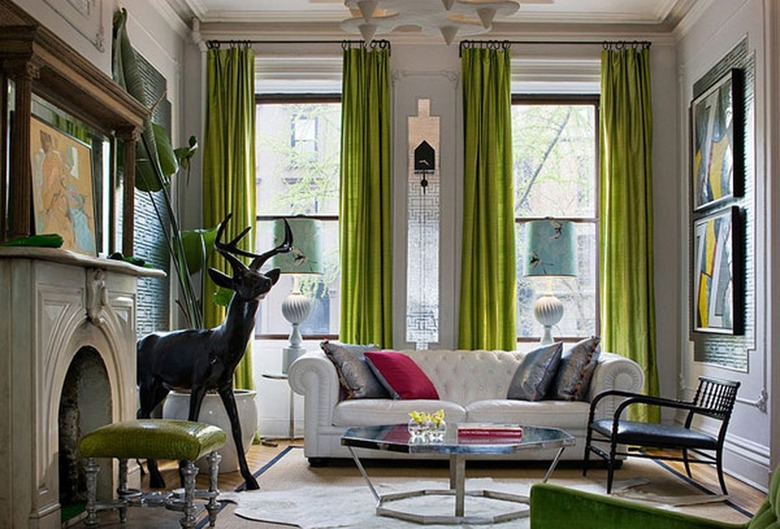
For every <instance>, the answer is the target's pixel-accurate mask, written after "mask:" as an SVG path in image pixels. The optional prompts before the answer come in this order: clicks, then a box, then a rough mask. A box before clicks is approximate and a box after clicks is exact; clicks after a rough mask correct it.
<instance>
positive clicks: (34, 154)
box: [30, 118, 97, 256]
mask: <svg viewBox="0 0 780 529" xmlns="http://www.w3.org/2000/svg"><path fill="white" fill-rule="evenodd" d="M30 163H31V164H32V175H33V216H34V218H35V233H38V234H43V233H57V234H59V235H61V236H62V239H63V244H62V248H63V249H65V250H72V251H75V252H78V253H82V254H86V255H90V256H96V255H97V238H96V236H95V201H94V197H93V195H94V192H93V183H92V149H91V148H90V146H89V145H87V144H85V143H83V142H81V141H79V140H77V139H76V138H74V137H72V136H69V135H68V134H65V133H64V132H62V131H60V130H59V129H56V128H54V127H52V126H51V125H49V124H48V123H45V122H44V121H41V120H40V119H38V118H34V119H32V120H31V122H30Z"/></svg>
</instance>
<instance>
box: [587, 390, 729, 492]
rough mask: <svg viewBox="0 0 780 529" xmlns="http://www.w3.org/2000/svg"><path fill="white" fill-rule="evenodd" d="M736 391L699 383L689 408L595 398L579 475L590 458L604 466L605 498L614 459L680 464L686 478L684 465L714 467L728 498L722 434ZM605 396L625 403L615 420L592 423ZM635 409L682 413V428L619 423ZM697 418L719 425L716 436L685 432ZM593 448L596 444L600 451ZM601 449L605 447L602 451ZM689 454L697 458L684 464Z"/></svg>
mask: <svg viewBox="0 0 780 529" xmlns="http://www.w3.org/2000/svg"><path fill="white" fill-rule="evenodd" d="M738 388H739V382H732V381H728V380H718V379H715V378H708V377H699V386H698V388H697V389H696V394H695V395H694V397H693V400H692V401H690V402H685V401H680V400H672V399H664V398H661V397H649V396H647V395H640V394H636V393H628V392H625V391H618V390H613V391H605V392H603V393H600V394H598V395H597V396H596V397H595V398H594V399H593V401H592V402H591V404H590V416H589V418H588V435H587V439H586V442H585V459H584V462H583V463H584V465H583V471H582V473H583V475H586V474H587V473H588V464H589V461H590V454H591V452H593V453H594V454H596V455H598V456H599V457H601V458H603V459H604V460H606V462H607V494H609V493H611V492H612V478H613V475H614V470H615V465H616V461H615V459H616V458H617V457H624V456H629V455H631V456H637V457H653V458H655V459H665V460H671V461H683V462H684V463H685V470H686V472H687V473H688V477H692V476H691V467H690V463H709V464H712V463H714V464H715V465H716V466H717V470H718V479H719V480H720V487H721V489H723V494H728V492H727V491H726V482H725V481H724V479H723V441H724V440H725V438H726V429H727V428H728V424H729V419H730V417H731V411H732V410H733V408H734V402H735V401H736V398H737V389H738ZM610 395H611V396H619V397H625V400H623V402H621V403H620V404H619V405H618V407H617V408H616V409H615V415H614V417H613V418H612V419H600V420H594V416H595V411H596V408H597V406H598V403H599V401H600V400H601V399H603V398H604V397H607V396H610ZM639 403H643V404H649V405H654V406H659V407H661V408H676V409H679V410H684V411H687V415H686V418H685V422H684V423H683V425H682V426H679V425H666V424H654V423H644V422H635V421H629V420H626V419H624V418H623V415H624V413H625V411H626V409H627V408H628V407H629V406H631V405H633V404H639ZM697 415H701V416H704V417H709V418H711V419H715V420H718V421H720V429H719V431H718V434H717V436H715V435H710V434H708V433H705V432H702V431H699V430H694V429H692V428H691V424H692V422H693V419H694V417H696V416H697ZM593 443H599V444H600V445H601V446H597V445H594V444H593ZM605 444H606V445H608V446H603V445H605ZM626 446H640V447H642V446H644V447H653V448H668V449H677V450H682V457H677V456H658V455H656V454H653V455H652V456H650V455H646V454H644V453H643V452H638V451H631V452H630V453H629V452H628V451H626V450H625V449H624V448H623V447H626ZM689 452H693V453H694V454H696V455H697V458H696V459H692V458H689ZM618 463H619V461H618Z"/></svg>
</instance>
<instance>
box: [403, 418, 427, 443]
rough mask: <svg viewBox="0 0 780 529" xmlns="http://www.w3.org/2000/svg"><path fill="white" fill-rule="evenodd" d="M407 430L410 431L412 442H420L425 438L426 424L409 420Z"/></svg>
mask: <svg viewBox="0 0 780 529" xmlns="http://www.w3.org/2000/svg"><path fill="white" fill-rule="evenodd" d="M406 429H407V430H409V435H410V436H411V438H412V440H415V441H417V440H419V439H422V438H423V437H425V424H424V423H423V422H420V421H415V420H414V419H409V423H408V424H407V425H406Z"/></svg>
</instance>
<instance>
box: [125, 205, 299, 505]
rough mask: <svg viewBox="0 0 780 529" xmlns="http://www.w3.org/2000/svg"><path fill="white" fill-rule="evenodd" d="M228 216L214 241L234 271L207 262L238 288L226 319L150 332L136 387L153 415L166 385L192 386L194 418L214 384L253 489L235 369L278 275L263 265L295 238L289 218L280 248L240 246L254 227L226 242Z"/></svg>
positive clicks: (222, 281)
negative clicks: (230, 273) (235, 393)
mask: <svg viewBox="0 0 780 529" xmlns="http://www.w3.org/2000/svg"><path fill="white" fill-rule="evenodd" d="M230 217H231V215H230V214H228V216H227V217H226V218H225V220H223V221H222V222H221V223H220V225H219V228H218V229H217V236H216V242H215V243H214V245H215V248H216V250H217V251H218V252H219V253H220V254H221V255H222V256H223V257H224V258H225V260H227V262H228V263H230V265H231V267H232V269H233V276H232V277H229V276H227V275H226V274H223V273H222V272H220V271H219V270H215V269H214V268H209V275H210V276H211V279H212V280H213V281H214V283H216V284H217V285H218V286H220V287H223V288H229V289H231V290H233V291H234V292H235V293H234V294H233V297H232V299H231V300H230V305H229V306H228V309H227V315H226V316H225V320H224V321H223V322H222V324H221V325H220V326H219V327H215V328H213V329H182V330H176V331H170V332H159V333H152V334H150V335H148V336H145V337H144V338H142V339H141V340H139V341H138V368H137V369H138V391H139V397H140V405H141V407H140V409H139V410H138V418H139V419H144V418H149V417H150V416H151V414H152V412H153V411H154V410H155V408H157V406H158V405H159V404H160V403H161V402H162V401H163V399H165V397H166V395H168V391H169V390H173V389H177V390H189V391H190V409H189V420H191V421H196V420H198V414H199V413H200V407H201V404H202V402H203V398H204V397H205V395H206V392H208V391H214V390H216V391H217V393H218V394H219V396H220V398H221V399H222V403H223V404H224V405H225V411H226V412H227V415H228V418H229V419H230V426H231V431H232V433H233V440H234V441H235V443H236V452H237V453H238V461H239V467H240V469H241V476H242V477H243V478H244V479H245V480H246V488H247V489H252V490H255V489H258V488H259V487H258V485H257V481H256V480H255V478H254V476H252V473H251V472H250V471H249V466H248V465H247V463H246V457H245V456H244V447H243V443H242V442H241V425H240V424H239V422H238V412H237V411H236V401H235V397H234V396H233V373H234V371H235V369H236V366H237V365H238V363H239V361H240V360H241V358H242V357H243V356H244V351H245V350H246V347H247V344H248V343H249V338H250V337H251V336H252V333H253V332H254V327H255V314H256V313H257V307H258V305H259V304H260V300H261V299H263V298H264V297H265V295H266V294H268V292H269V291H270V290H271V287H273V286H274V284H276V282H277V281H278V280H279V269H278V268H275V269H273V270H271V271H269V272H266V273H262V272H260V267H261V266H263V264H264V263H265V262H266V261H267V260H268V259H270V258H271V257H273V256H274V255H276V254H279V253H284V252H289V251H290V250H291V249H292V242H293V239H292V231H291V230H290V226H289V224H287V223H286V222H285V238H284V241H283V242H282V243H281V244H280V245H279V246H277V247H276V248H273V249H272V250H269V251H267V252H265V253H263V254H260V255H257V254H253V253H250V252H247V251H244V250H241V249H240V248H237V244H238V242H239V241H240V240H241V238H243V237H244V235H246V234H247V232H248V231H249V230H250V229H251V228H250V227H247V228H246V229H245V230H244V231H242V232H241V233H240V234H239V235H238V236H237V237H236V238H235V239H233V240H232V241H230V242H229V243H227V244H224V243H222V240H221V239H222V235H223V233H224V231H225V225H226V224H227V223H228V221H229V220H230ZM239 255H240V256H244V257H250V258H252V262H251V263H250V265H249V266H246V265H245V264H244V263H242V262H241V260H240V259H238V257H237V256H239ZM148 466H149V484H150V486H151V487H153V488H163V487H165V482H164V480H163V478H162V476H161V475H160V471H159V469H158V467H157V462H156V461H152V460H149V461H148Z"/></svg>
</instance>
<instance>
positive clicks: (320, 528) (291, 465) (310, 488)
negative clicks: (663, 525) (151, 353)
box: [220, 448, 750, 529]
mask: <svg viewBox="0 0 780 529" xmlns="http://www.w3.org/2000/svg"><path fill="white" fill-rule="evenodd" d="M366 470H367V472H368V474H369V476H370V477H371V479H372V482H373V483H374V486H375V487H376V488H377V492H378V493H379V494H382V495H384V494H388V493H391V492H398V491H405V490H417V489H446V488H447V486H448V470H447V465H446V463H444V462H441V463H440V464H439V463H426V464H411V463H409V462H405V463H398V462H393V463H388V462H385V463H384V464H382V463H373V462H367V469H366ZM544 472H545V468H544V466H542V465H532V466H530V467H528V466H524V465H522V464H517V463H507V464H497V463H495V462H492V463H481V464H474V465H471V464H469V466H468V469H467V472H466V473H467V480H466V489H467V490H470V489H489V490H497V491H501V492H508V493H513V494H520V495H527V494H528V491H529V489H530V487H531V485H533V483H536V482H539V481H541V479H542V477H543V475H544ZM258 482H259V483H260V487H261V490H260V491H251V492H238V493H227V494H223V495H222V496H221V498H220V499H221V500H225V501H232V502H235V503H236V507H235V511H234V513H235V515H237V516H239V517H241V518H244V519H246V520H255V521H257V522H263V523H264V524H280V525H288V526H297V527H301V528H302V529H330V528H355V529H358V528H359V529H379V528H382V529H385V528H387V529H410V528H413V527H420V526H419V525H417V524H415V523H411V522H407V521H403V520H396V519H392V518H387V517H378V516H376V515H375V513H374V509H375V503H376V502H375V500H374V498H373V496H372V494H371V492H370V490H369V489H368V487H367V486H366V484H365V481H364V480H363V479H362V477H361V476H360V474H359V472H358V470H357V469H356V468H355V467H354V465H351V464H344V465H338V466H332V467H324V468H313V467H309V465H308V463H307V461H306V459H305V458H304V457H303V450H301V449H300V448H290V449H288V450H287V451H286V452H284V453H283V454H282V455H281V456H280V457H279V458H277V460H276V461H275V462H274V463H273V464H271V465H269V466H267V468H266V469H264V470H263V471H262V472H260V473H259V476H258ZM550 482H551V483H555V484H558V485H563V486H569V487H573V488H577V489H580V490H585V491H589V492H594V493H599V494H604V493H605V490H604V483H605V482H606V472H605V471H604V470H599V469H596V470H591V471H590V472H589V473H588V477H587V478H583V477H582V471H581V469H580V468H579V467H577V466H566V465H562V466H561V467H560V468H558V469H556V471H555V473H554V474H553V476H552V478H551V480H550ZM613 491H614V492H615V493H616V494H617V495H620V496H622V497H626V498H628V499H631V500H632V501H643V502H651V503H653V504H654V505H656V506H657V507H660V508H664V509H671V510H676V511H681V512H686V513H689V514H693V515H697V516H703V517H706V518H712V519H718V520H721V521H727V522H733V523H742V522H745V521H746V520H747V519H748V518H749V514H750V513H745V512H741V511H740V510H738V509H736V508H734V507H733V506H732V505H730V504H729V503H728V502H727V501H724V500H726V498H724V497H722V496H717V495H715V494H713V493H711V492H709V491H707V490H706V489H703V488H702V487H701V486H698V485H696V484H692V483H691V482H689V481H688V480H687V479H685V478H684V477H682V476H680V475H677V474H675V473H673V472H671V471H669V470H668V469H667V467H664V466H662V465H659V464H658V463H656V462H653V461H650V460H643V459H636V458H634V459H630V460H628V461H626V462H625V463H624V465H623V468H622V469H621V470H619V471H618V472H617V475H616V480H615V483H614V484H613ZM393 507H394V508H398V509H401V510H404V511H410V512H416V513H425V514H428V515H436V514H452V513H453V512H454V505H453V499H452V498H450V497H441V496H424V497H419V498H414V499H407V500H403V501H399V502H394V504H393ZM515 508H516V505H515V504H508V503H506V502H498V501H495V500H491V499H486V498H472V497H468V498H467V502H466V514H467V515H484V514H487V513H491V514H493V513H496V512H502V511H501V510H502V509H504V510H506V509H512V510H513V509H515ZM260 526H265V525H263V524H260V525H258V527H260ZM270 526H274V525H270ZM493 526H494V527H499V528H503V527H506V528H508V527H512V528H518V529H526V528H528V527H529V522H528V520H527V519H520V520H512V521H509V522H504V523H501V524H495V525H493ZM426 527H431V528H436V529H445V528H447V527H449V528H452V527H453V526H452V525H449V526H436V525H429V526H426ZM457 527H463V528H469V527H472V526H470V525H465V524H464V525H461V526H457ZM473 527H485V526H484V525H482V526H477V525H474V526H473Z"/></svg>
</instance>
